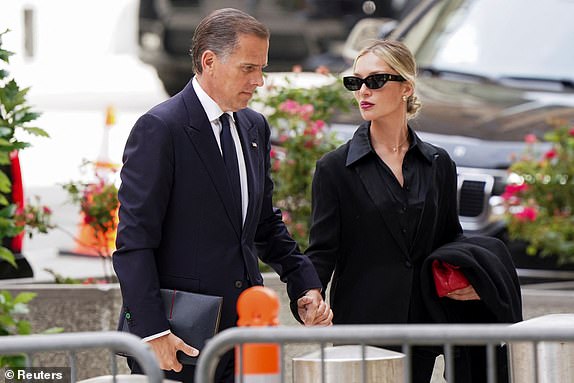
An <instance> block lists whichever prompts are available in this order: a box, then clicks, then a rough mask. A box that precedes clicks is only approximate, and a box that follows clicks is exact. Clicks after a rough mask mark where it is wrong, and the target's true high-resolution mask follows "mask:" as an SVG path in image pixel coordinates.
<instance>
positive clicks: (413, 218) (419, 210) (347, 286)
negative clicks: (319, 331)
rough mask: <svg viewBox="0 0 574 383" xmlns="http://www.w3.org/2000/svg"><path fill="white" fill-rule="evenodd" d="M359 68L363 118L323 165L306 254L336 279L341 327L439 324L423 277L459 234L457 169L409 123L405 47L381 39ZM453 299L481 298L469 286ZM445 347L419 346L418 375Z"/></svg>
mask: <svg viewBox="0 0 574 383" xmlns="http://www.w3.org/2000/svg"><path fill="white" fill-rule="evenodd" d="M353 68H354V73H353V75H352V76H348V77H345V78H344V86H345V87H346V88H347V89H348V90H351V91H353V93H354V96H355V98H356V100H357V102H358V104H359V107H360V111H361V116H362V117H363V119H364V120H365V122H364V123H363V124H361V125H360V126H359V128H358V129H357V131H356V132H355V134H354V136H353V138H352V139H351V140H350V141H349V142H347V143H346V144H344V145H342V146H341V147H339V148H338V149H336V150H334V151H333V152H331V153H328V154H327V155H325V156H324V157H323V158H322V159H321V160H319V161H318V162H317V167H316V171H315V175H314V179H313V212H312V226H311V232H310V246H309V248H308V250H307V252H306V254H307V255H308V256H309V257H310V258H311V260H312V262H313V264H314V265H315V268H316V269H317V272H318V274H319V277H320V278H321V282H322V284H323V287H324V290H325V289H326V288H327V285H328V283H329V281H330V280H331V277H333V280H332V286H331V307H332V309H333V314H334V318H333V323H334V324H381V323H432V322H433V320H432V318H431V317H430V314H429V312H428V310H427V309H426V307H425V303H424V302H423V294H422V292H421V281H420V275H421V269H422V265H423V261H424V260H425V258H427V257H428V256H429V254H431V252H433V251H434V250H435V249H437V248H439V247H440V246H442V245H444V244H446V243H449V242H452V241H455V240H456V239H457V238H458V237H459V236H461V234H462V229H461V226H460V223H459V220H458V213H457V197H456V193H457V179H456V178H457V175H456V167H455V164H454V162H453V161H452V160H451V158H450V157H449V155H448V154H447V152H446V151H445V150H443V149H442V148H439V147H436V146H433V145H431V144H429V143H426V142H424V141H422V140H421V139H420V138H419V137H418V136H417V134H416V133H415V131H414V130H413V129H412V128H411V127H409V125H408V120H409V118H411V117H413V116H414V115H415V113H416V112H417V110H418V109H419V107H420V103H419V102H418V100H417V97H416V95H415V73H416V65H415V61H414V58H413V56H412V54H411V52H410V51H409V50H408V48H407V47H406V46H405V45H404V44H402V43H400V42H395V41H377V42H375V43H373V44H372V45H370V46H369V47H367V48H365V49H364V50H363V51H362V52H361V53H360V54H359V55H358V57H357V58H356V60H355V63H354V67H353ZM333 273H334V275H333ZM449 298H451V299H453V300H459V301H469V300H473V301H478V300H480V297H479V296H478V294H477V292H476V291H475V289H474V288H473V286H472V285H470V286H468V287H466V288H463V289H461V290H458V291H455V292H453V293H451V294H450V295H449ZM435 351H436V352H435ZM441 351H442V350H441V349H438V350H436V349H429V348H424V349H423V348H415V349H414V356H413V357H414V359H413V366H414V367H415V368H413V376H412V377H413V382H427V383H428V381H429V379H430V376H431V372H432V368H433V365H434V361H435V357H436V356H437V355H438V354H439V353H440V352H441ZM463 381H465V380H461V382H463Z"/></svg>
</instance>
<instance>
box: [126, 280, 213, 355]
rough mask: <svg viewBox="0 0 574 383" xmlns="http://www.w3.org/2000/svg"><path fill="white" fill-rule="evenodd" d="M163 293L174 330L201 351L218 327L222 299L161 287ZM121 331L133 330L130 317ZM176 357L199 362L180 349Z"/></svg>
mask: <svg viewBox="0 0 574 383" xmlns="http://www.w3.org/2000/svg"><path fill="white" fill-rule="evenodd" d="M160 292H161V298H162V300H163V304H164V308H165V315H166V317H167V319H168V321H169V326H170V328H171V332H172V333H173V334H174V335H176V336H178V337H179V338H181V339H182V340H183V341H184V342H185V343H187V344H188V345H190V346H192V347H194V348H196V349H198V350H200V352H201V350H202V349H203V347H204V346H205V343H206V342H207V340H208V339H209V338H211V337H213V336H214V335H215V334H216V333H217V331H218V330H219V320H220V318H221V306H222V304H223V298H222V297H218V296H213V295H205V294H198V293H190V292H186V291H180V290H172V289H161V290H160ZM122 331H126V332H130V331H129V324H128V321H127V320H124V323H123V327H122ZM122 355H124V356H129V355H125V354H122ZM177 359H178V360H179V362H180V363H181V364H191V365H195V364H196V363H197V357H191V356H189V355H187V354H184V353H183V352H181V351H178V353H177Z"/></svg>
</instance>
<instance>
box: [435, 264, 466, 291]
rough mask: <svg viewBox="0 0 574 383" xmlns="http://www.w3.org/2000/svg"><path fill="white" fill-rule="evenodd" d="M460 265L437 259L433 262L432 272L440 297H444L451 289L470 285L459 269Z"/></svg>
mask: <svg viewBox="0 0 574 383" xmlns="http://www.w3.org/2000/svg"><path fill="white" fill-rule="evenodd" d="M458 269H459V267H458V266H454V265H451V264H450V263H446V262H441V261H439V260H438V259H435V260H434V261H433V263H432V274H433V277H434V284H435V287H436V293H437V294H438V296H439V297H444V296H446V295H447V294H448V293H450V292H451V291H455V290H458V289H462V288H464V287H467V286H468V285H470V282H468V279H466V277H465V276H464V274H463V273H462V272H461V271H459V270H458Z"/></svg>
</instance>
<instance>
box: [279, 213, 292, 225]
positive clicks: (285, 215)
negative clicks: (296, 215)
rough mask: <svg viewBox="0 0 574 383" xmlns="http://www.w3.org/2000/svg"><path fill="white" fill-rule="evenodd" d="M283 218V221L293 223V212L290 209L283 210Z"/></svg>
mask: <svg viewBox="0 0 574 383" xmlns="http://www.w3.org/2000/svg"><path fill="white" fill-rule="evenodd" d="M281 215H282V218H283V222H285V224H287V225H288V224H290V223H291V214H289V212H288V211H282V212H281Z"/></svg>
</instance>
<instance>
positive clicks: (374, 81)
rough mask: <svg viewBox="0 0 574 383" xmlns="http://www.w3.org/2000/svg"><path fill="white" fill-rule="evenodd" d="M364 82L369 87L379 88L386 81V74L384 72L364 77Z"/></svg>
mask: <svg viewBox="0 0 574 383" xmlns="http://www.w3.org/2000/svg"><path fill="white" fill-rule="evenodd" d="M364 81H365V84H366V85H367V88H369V89H379V88H382V87H383V85H385V83H386V82H387V76H385V75H384V74H373V75H370V76H368V77H367V78H365V80H364Z"/></svg>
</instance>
